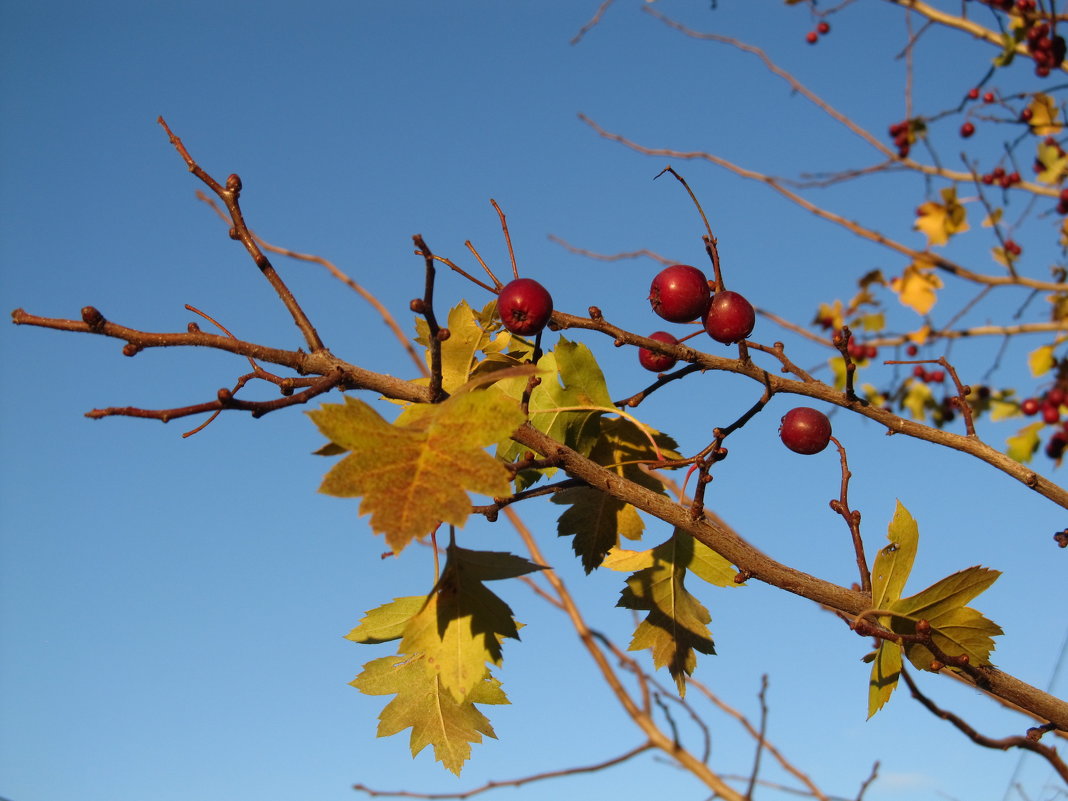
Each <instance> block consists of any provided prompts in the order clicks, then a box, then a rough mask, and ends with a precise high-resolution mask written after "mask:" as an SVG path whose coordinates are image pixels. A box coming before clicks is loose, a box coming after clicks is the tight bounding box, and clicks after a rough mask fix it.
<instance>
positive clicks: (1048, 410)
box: [1042, 403, 1061, 425]
mask: <svg viewBox="0 0 1068 801" xmlns="http://www.w3.org/2000/svg"><path fill="white" fill-rule="evenodd" d="M1060 419H1061V411H1060V409H1058V408H1057V407H1056V406H1054V405H1053V404H1052V403H1046V404H1043V406H1042V422H1044V423H1049V424H1050V425H1053V424H1054V423H1058V422H1060Z"/></svg>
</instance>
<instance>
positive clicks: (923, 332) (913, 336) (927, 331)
mask: <svg viewBox="0 0 1068 801" xmlns="http://www.w3.org/2000/svg"><path fill="white" fill-rule="evenodd" d="M930 335H931V326H929V325H927V324H924V325H923V326H921V327H920V328H917V329H916V330H915V331H912V332H910V333H908V334H905V337H906V339H908V341H909V342H914V343H915V344H917V345H922V344H924V343H925V342H926V341H927V337H929V336H930Z"/></svg>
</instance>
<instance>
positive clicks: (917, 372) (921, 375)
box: [912, 364, 927, 381]
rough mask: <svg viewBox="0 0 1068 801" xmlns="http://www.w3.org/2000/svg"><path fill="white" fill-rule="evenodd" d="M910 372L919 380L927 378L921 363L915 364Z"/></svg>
mask: <svg viewBox="0 0 1068 801" xmlns="http://www.w3.org/2000/svg"><path fill="white" fill-rule="evenodd" d="M912 374H913V375H914V376H916V377H917V378H918V379H920V381H926V380H927V371H926V370H925V369H924V368H923V365H922V364H917V365H916V366H915V367H913V368H912Z"/></svg>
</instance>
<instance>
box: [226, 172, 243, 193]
mask: <svg viewBox="0 0 1068 801" xmlns="http://www.w3.org/2000/svg"><path fill="white" fill-rule="evenodd" d="M226 188H227V189H229V190H230V191H231V192H240V191H241V178H240V176H238V174H237V173H236V172H234V173H230V176H229V177H228V178H227V179H226Z"/></svg>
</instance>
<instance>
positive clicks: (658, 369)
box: [638, 331, 679, 373]
mask: <svg viewBox="0 0 1068 801" xmlns="http://www.w3.org/2000/svg"><path fill="white" fill-rule="evenodd" d="M649 339H655V340H656V341H657V342H666V343H668V344H669V345H677V344H679V341H678V340H677V339H675V337H673V336H671V334H669V333H668V332H667V331H656V332H654V333H652V334H650V335H649ZM638 361H639V362H640V363H641V366H642V367H644V368H645V369H646V370H650V371H651V372H654V373H662V372H664V371H665V370H670V369H671V368H672V367H674V366H675V363H676V362H678V359H676V358H675V357H674V356H667V355H665V354H663V353H657V352H656V351H652V350H649V349H648V348H639V349H638Z"/></svg>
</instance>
